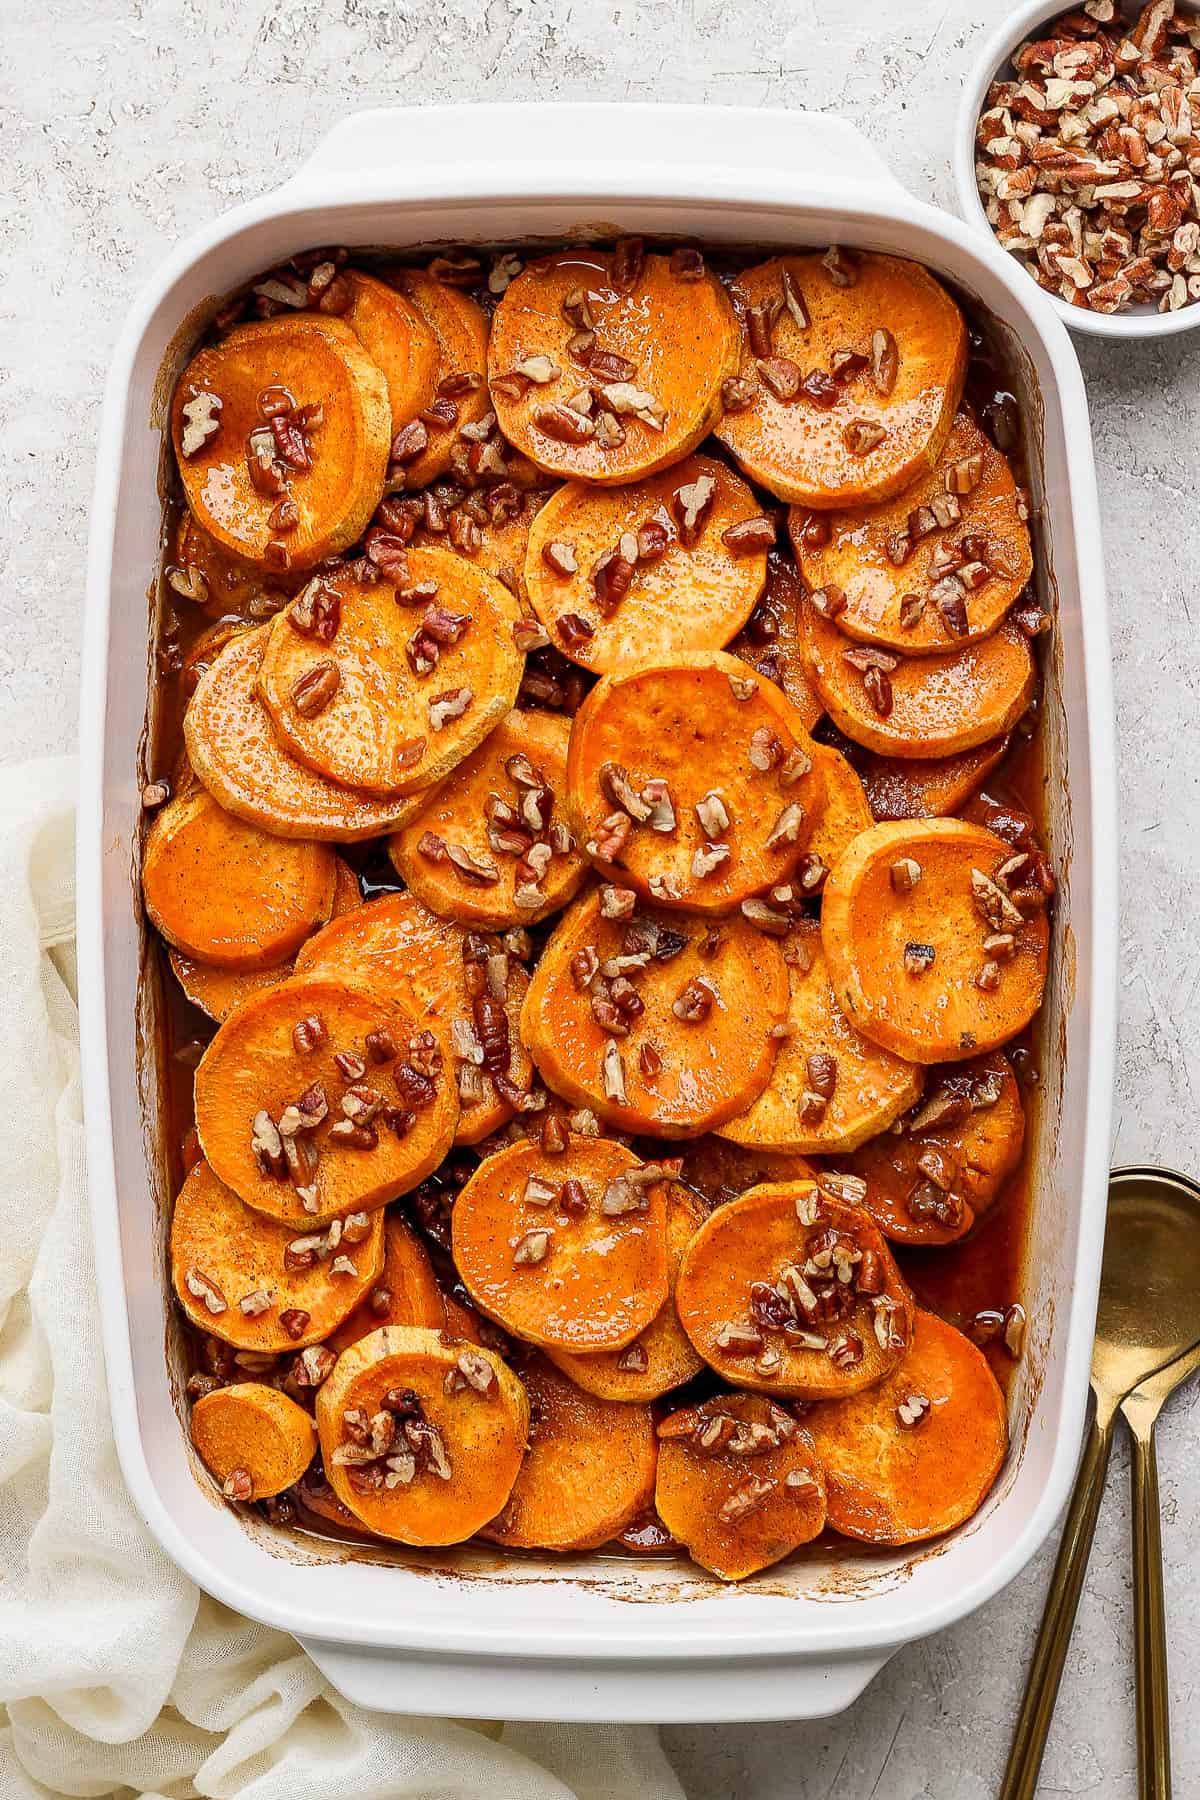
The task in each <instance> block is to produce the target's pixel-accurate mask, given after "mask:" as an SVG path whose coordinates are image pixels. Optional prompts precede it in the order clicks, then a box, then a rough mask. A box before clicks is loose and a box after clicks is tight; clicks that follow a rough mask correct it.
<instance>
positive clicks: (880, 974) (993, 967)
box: [821, 819, 1050, 1063]
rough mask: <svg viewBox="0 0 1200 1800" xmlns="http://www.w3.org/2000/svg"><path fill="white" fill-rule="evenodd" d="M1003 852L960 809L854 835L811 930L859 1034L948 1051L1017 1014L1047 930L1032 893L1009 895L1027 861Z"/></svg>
mask: <svg viewBox="0 0 1200 1800" xmlns="http://www.w3.org/2000/svg"><path fill="white" fill-rule="evenodd" d="M1015 854H1016V861H1015V863H1014V860H1013V859H1014V852H1013V851H1012V850H1011V848H1010V846H1009V845H1008V844H1006V843H1005V842H1004V841H1003V839H1002V838H998V837H996V836H994V835H993V833H992V832H990V831H984V830H983V829H982V827H981V826H978V825H969V824H966V823H965V822H964V821H963V820H961V819H922V820H913V821H906V820H897V821H894V822H892V823H890V824H884V825H874V826H872V828H871V830H870V831H864V832H862V833H861V835H860V836H859V837H856V838H855V839H854V842H853V843H852V844H851V845H850V847H849V849H848V850H847V851H846V852H845V854H844V855H843V856H842V858H841V860H840V861H839V862H838V864H837V865H836V867H835V868H834V870H833V872H832V874H831V875H830V877H829V879H828V881H827V882H826V883H825V889H824V893H823V896H822V904H821V939H822V942H823V944H824V947H825V957H826V961H827V963H828V966H829V974H830V979H831V980H832V982H833V988H834V993H835V994H836V996H837V1002H838V1005H839V1006H840V1007H841V1009H842V1011H843V1012H844V1013H845V1015H846V1017H847V1019H848V1020H849V1021H850V1023H851V1024H852V1025H854V1026H855V1027H856V1028H857V1030H859V1031H861V1032H862V1033H863V1035H864V1036H865V1037H869V1038H870V1039H871V1041H872V1042H873V1043H876V1044H880V1045H882V1046H883V1048H884V1049H885V1050H891V1051H894V1052H895V1054H896V1055H898V1056H906V1057H908V1058H909V1060H910V1061H912V1062H919V1063H934V1062H958V1061H961V1060H962V1059H963V1058H964V1057H967V1056H975V1055H978V1054H980V1053H982V1052H984V1051H987V1050H995V1049H996V1048H998V1047H999V1045H1001V1044H1004V1043H1007V1041H1008V1040H1009V1038H1011V1037H1015V1035H1016V1034H1017V1032H1018V1031H1020V1030H1021V1028H1022V1026H1024V1025H1027V1024H1028V1023H1029V1020H1030V1019H1031V1018H1032V1017H1033V1015H1034V1013H1035V1012H1036V1011H1037V1009H1038V1007H1039V1005H1040V1004H1041V999H1042V989H1043V987H1044V985H1045V980H1046V963H1047V956H1048V950H1049V935H1050V934H1049V927H1048V924H1047V920H1046V911H1045V907H1046V901H1045V896H1044V895H1043V894H1041V893H1040V892H1039V893H1035V894H1029V895H1027V894H1026V893H1025V891H1024V890H1019V893H1020V899H1021V903H1022V905H1021V906H1018V905H1017V904H1016V902H1015V901H1014V898H1013V893H1016V892H1018V889H1017V881H1018V879H1019V875H1020V873H1021V871H1022V869H1023V868H1024V867H1025V866H1026V865H1027V864H1028V862H1029V858H1028V856H1026V855H1024V854H1023V853H1021V852H1017V853H1015ZM1010 883H1011V884H1012V891H1010ZM1022 906H1023V907H1024V911H1022Z"/></svg>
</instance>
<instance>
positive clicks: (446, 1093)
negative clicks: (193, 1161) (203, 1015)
mask: <svg viewBox="0 0 1200 1800" xmlns="http://www.w3.org/2000/svg"><path fill="white" fill-rule="evenodd" d="M442 1061H443V1052H442V1048H441V1043H440V1041H439V1039H438V1038H437V1037H436V1036H435V1035H434V1033H433V1032H431V1031H429V1030H427V1029H426V1024H425V1021H424V1020H423V1019H422V1018H420V1017H419V1015H418V1014H417V1013H416V1012H415V1011H414V1010H412V1009H411V1008H409V1007H407V1006H404V1005H402V1004H401V1003H400V1001H399V1000H398V999H397V998H396V996H395V995H394V994H391V993H386V992H379V991H372V990H371V989H369V988H367V987H365V986H363V987H354V986H352V985H350V983H348V982H346V981H343V980H340V979H338V978H337V977H335V976H325V975H298V976H295V977H293V979H292V980H291V981H285V982H283V983H282V984H281V986H279V987H276V988H271V989H269V990H268V991H267V992H266V993H265V994H256V995H255V996H254V997H253V999H250V1000H247V1001H246V1003H245V1005H244V1006H241V1007H239V1008H238V1010H237V1012H235V1013H232V1014H231V1015H230V1017H229V1018H228V1019H226V1021H225V1023H224V1024H223V1025H222V1026H221V1027H220V1028H219V1030H218V1031H217V1034H216V1036H215V1037H214V1038H213V1040H212V1042H211V1044H210V1045H209V1046H208V1049H207V1050H206V1051H205V1053H204V1055H203V1057H202V1058H201V1060H200V1064H199V1066H198V1067H197V1069H196V1081H195V1098H196V1130H197V1132H198V1133H199V1136H200V1143H201V1145H202V1146H203V1149H204V1154H205V1156H206V1157H207V1158H208V1160H209V1162H210V1163H211V1164H212V1167H213V1170H214V1172H215V1173H216V1174H217V1175H218V1176H219V1177H220V1178H221V1180H222V1181H224V1182H226V1183H227V1184H228V1185H229V1186H230V1187H231V1188H232V1189H233V1190H234V1192H235V1193H236V1194H238V1195H239V1196H240V1197H241V1199H243V1200H244V1201H245V1202H246V1204H247V1205H248V1206H253V1207H254V1208H255V1210H256V1211H258V1212H262V1213H265V1214H266V1215H267V1216H268V1217H269V1218H274V1219H282V1220H285V1221H286V1222H287V1223H289V1224H295V1225H301V1224H304V1223H306V1222H308V1223H315V1222H316V1221H319V1220H325V1219H331V1218H334V1217H335V1216H336V1215H337V1214H339V1213H346V1212H350V1211H356V1210H359V1209H363V1208H365V1209H367V1210H372V1209H374V1208H375V1207H378V1206H383V1205H385V1204H386V1202H387V1201H389V1200H394V1199H395V1198H396V1197H397V1195H399V1194H403V1193H406V1192H407V1191H408V1189H409V1188H411V1187H415V1186H416V1184H417V1182H418V1181H421V1180H423V1179H424V1177H425V1176H426V1175H428V1174H429V1173H430V1172H431V1171H432V1170H433V1169H435V1168H436V1167H437V1165H438V1164H439V1163H440V1162H441V1160H442V1158H443V1156H444V1155H445V1154H446V1151H447V1150H448V1149H449V1148H450V1145H451V1143H452V1142H453V1139H454V1132H455V1127H456V1126H457V1124H458V1089H457V1086H456V1084H455V1082H454V1079H453V1077H452V1076H451V1075H450V1073H449V1071H448V1070H446V1069H444V1068H443V1067H442ZM281 1124H282V1126H283V1130H282V1131H280V1129H279V1127H280V1125H281Z"/></svg>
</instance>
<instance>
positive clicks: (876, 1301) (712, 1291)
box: [675, 1181, 912, 1400]
mask: <svg viewBox="0 0 1200 1800" xmlns="http://www.w3.org/2000/svg"><path fill="white" fill-rule="evenodd" d="M675 1307H676V1310H677V1312H678V1314H679V1321H680V1324H681V1325H682V1326H683V1328H684V1330H685V1331H686V1332H687V1334H688V1336H689V1337H690V1338H691V1340H692V1342H693V1344H694V1345H695V1346H696V1349H697V1350H698V1351H699V1352H700V1354H701V1356H702V1357H703V1358H704V1360H705V1362H707V1363H709V1364H710V1365H711V1367H712V1368H714V1369H715V1370H716V1371H717V1373H718V1375H720V1376H722V1377H723V1378H724V1379H725V1380H726V1381H731V1382H733V1383H735V1384H736V1385H737V1386H738V1387H744V1388H759V1389H762V1390H763V1391H764V1392H766V1393H769V1394H785V1395H792V1396H794V1397H796V1398H798V1399H802V1400H821V1399H827V1398H832V1397H833V1396H835V1395H838V1394H854V1393H857V1392H858V1390H859V1389H860V1388H865V1387H871V1386H872V1385H873V1384H874V1383H875V1382H877V1381H880V1380H882V1378H883V1377H884V1375H886V1374H887V1373H888V1371H889V1370H890V1369H892V1368H894V1367H895V1366H896V1364H897V1363H898V1362H899V1361H900V1359H901V1357H902V1356H903V1355H904V1352H905V1349H906V1347H907V1344H908V1338H909V1325H910V1322H911V1311H912V1303H911V1300H910V1298H909V1294H908V1289H907V1288H906V1286H905V1284H904V1282H903V1280H902V1279H901V1276H900V1273H899V1271H898V1269H897V1268H896V1265H895V1263H894V1262H893V1260H892V1255H891V1251H890V1250H889V1249H888V1247H887V1245H886V1244H885V1243H884V1240H883V1238H882V1237H881V1236H880V1234H879V1231H878V1228H877V1227H876V1226H875V1224H874V1223H873V1221H872V1220H871V1218H870V1217H869V1215H868V1214H867V1213H865V1212H863V1211H862V1209H861V1208H859V1207H857V1206H851V1205H848V1204H847V1203H846V1202H845V1201H842V1200H836V1199H834V1197H833V1196H832V1195H831V1194H829V1193H826V1192H825V1190H824V1189H822V1188H819V1187H817V1186H816V1185H815V1184H814V1183H812V1182H807V1181H794V1182H767V1183H765V1184H764V1185H763V1186H762V1187H758V1188H751V1189H750V1191H749V1193H746V1194H743V1195H742V1197H741V1199H740V1200H731V1201H730V1202H729V1203H728V1205H726V1206H719V1207H718V1208H717V1210H716V1212H714V1213H712V1214H710V1216H709V1218H708V1219H707V1220H706V1221H705V1223H704V1224H703V1225H702V1226H701V1228H700V1230H699V1231H698V1232H697V1233H696V1235H695V1237H694V1238H693V1239H692V1241H691V1243H690V1244H689V1245H688V1248H687V1250H686V1252H685V1253H684V1258H683V1267H682V1268H681V1269H680V1271H679V1281H678V1283H677V1285H676V1288H675Z"/></svg>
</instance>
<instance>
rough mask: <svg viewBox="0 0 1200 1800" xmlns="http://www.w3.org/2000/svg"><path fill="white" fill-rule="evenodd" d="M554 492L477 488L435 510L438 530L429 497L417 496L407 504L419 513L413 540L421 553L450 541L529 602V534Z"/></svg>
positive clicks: (498, 485)
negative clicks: (527, 579) (527, 562)
mask: <svg viewBox="0 0 1200 1800" xmlns="http://www.w3.org/2000/svg"><path fill="white" fill-rule="evenodd" d="M535 473H536V471H535ZM538 480H539V481H545V476H543V475H540V474H539V475H538ZM553 491H554V487H553V485H551V486H546V487H541V486H538V487H532V488H518V487H516V486H515V485H514V484H513V483H512V482H511V481H497V482H493V483H491V484H490V485H489V486H488V487H485V488H474V489H471V490H470V491H469V492H467V493H466V494H464V495H463V497H462V498H461V500H458V501H457V502H456V503H455V504H454V505H453V506H450V507H448V508H438V507H437V506H436V505H435V506H434V511H433V515H432V516H433V518H434V520H435V521H436V524H437V526H438V529H436V530H434V529H433V527H431V526H430V525H429V523H428V517H429V513H428V511H427V508H426V505H425V500H426V496H425V495H421V494H417V495H413V496H411V497H409V498H408V499H406V501H405V502H404V504H405V505H408V506H411V507H412V508H413V509H414V514H413V516H414V517H415V519H416V528H415V530H414V531H413V535H412V542H413V543H414V544H415V545H416V546H417V548H418V549H420V548H422V547H432V548H434V549H436V548H437V547H438V546H439V545H443V546H444V545H445V544H446V543H447V541H448V542H449V543H450V545H451V547H452V548H453V549H455V550H456V551H457V552H458V554H459V555H460V556H467V557H470V559H471V561H472V562H474V563H477V564H478V566H479V567H480V568H481V569H486V570H487V572H488V574H489V575H494V576H495V577H496V580H497V581H501V582H503V583H504V586H505V587H506V588H508V589H509V590H510V592H512V593H514V594H516V595H518V596H519V598H520V599H521V600H523V601H524V600H527V598H528V596H527V594H526V591H525V560H526V557H527V556H528V553H529V534H530V532H531V531H532V529H533V523H534V520H535V519H536V518H537V515H538V513H539V512H540V511H541V509H542V507H543V506H544V505H545V504H546V501H547V500H548V499H549V497H550V495H551V493H552V492H553Z"/></svg>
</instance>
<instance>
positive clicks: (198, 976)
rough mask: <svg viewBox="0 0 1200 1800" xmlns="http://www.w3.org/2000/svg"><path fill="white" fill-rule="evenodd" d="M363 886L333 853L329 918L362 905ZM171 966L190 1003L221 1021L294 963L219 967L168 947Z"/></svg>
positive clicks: (284, 975) (275, 981)
mask: <svg viewBox="0 0 1200 1800" xmlns="http://www.w3.org/2000/svg"><path fill="white" fill-rule="evenodd" d="M362 903H363V901H362V890H361V889H360V887H359V885H358V876H357V875H356V874H355V873H354V870H353V869H352V868H351V867H350V866H349V864H348V863H345V862H343V861H342V859H341V857H340V856H335V857H334V878H333V908H332V910H331V912H330V918H331V919H339V918H341V917H342V915H343V914H344V913H348V912H353V911H354V910H355V908H357V907H359V906H361V905H362ZM171 967H172V969H173V970H174V971H175V979H176V980H177V981H178V983H179V985H180V987H181V988H182V989H183V991H184V993H185V994H186V996H187V998H188V999H189V1000H190V1001H191V1003H192V1005H193V1006H198V1007H199V1008H200V1010H201V1012H205V1013H207V1014H208V1016H209V1018H210V1019H216V1021H217V1023H218V1024H220V1023H221V1022H222V1020H224V1019H227V1018H228V1017H229V1015H230V1013H231V1012H234V1011H235V1010H236V1008H237V1007H239V1006H240V1005H241V1004H242V1002H243V1001H244V1000H248V999H249V998H250V996H251V994H261V993H265V991H266V990H267V988H272V987H278V986H279V983H280V982H281V981H286V980H287V979H288V976H289V975H292V974H294V973H295V963H294V961H292V962H285V963H279V964H278V965H277V966H276V967H275V968H273V969H218V968H217V967H215V965H214V964H212V963H206V962H198V961H197V960H196V959H195V957H191V956H184V955H183V953H182V951H179V950H172V951H171Z"/></svg>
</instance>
